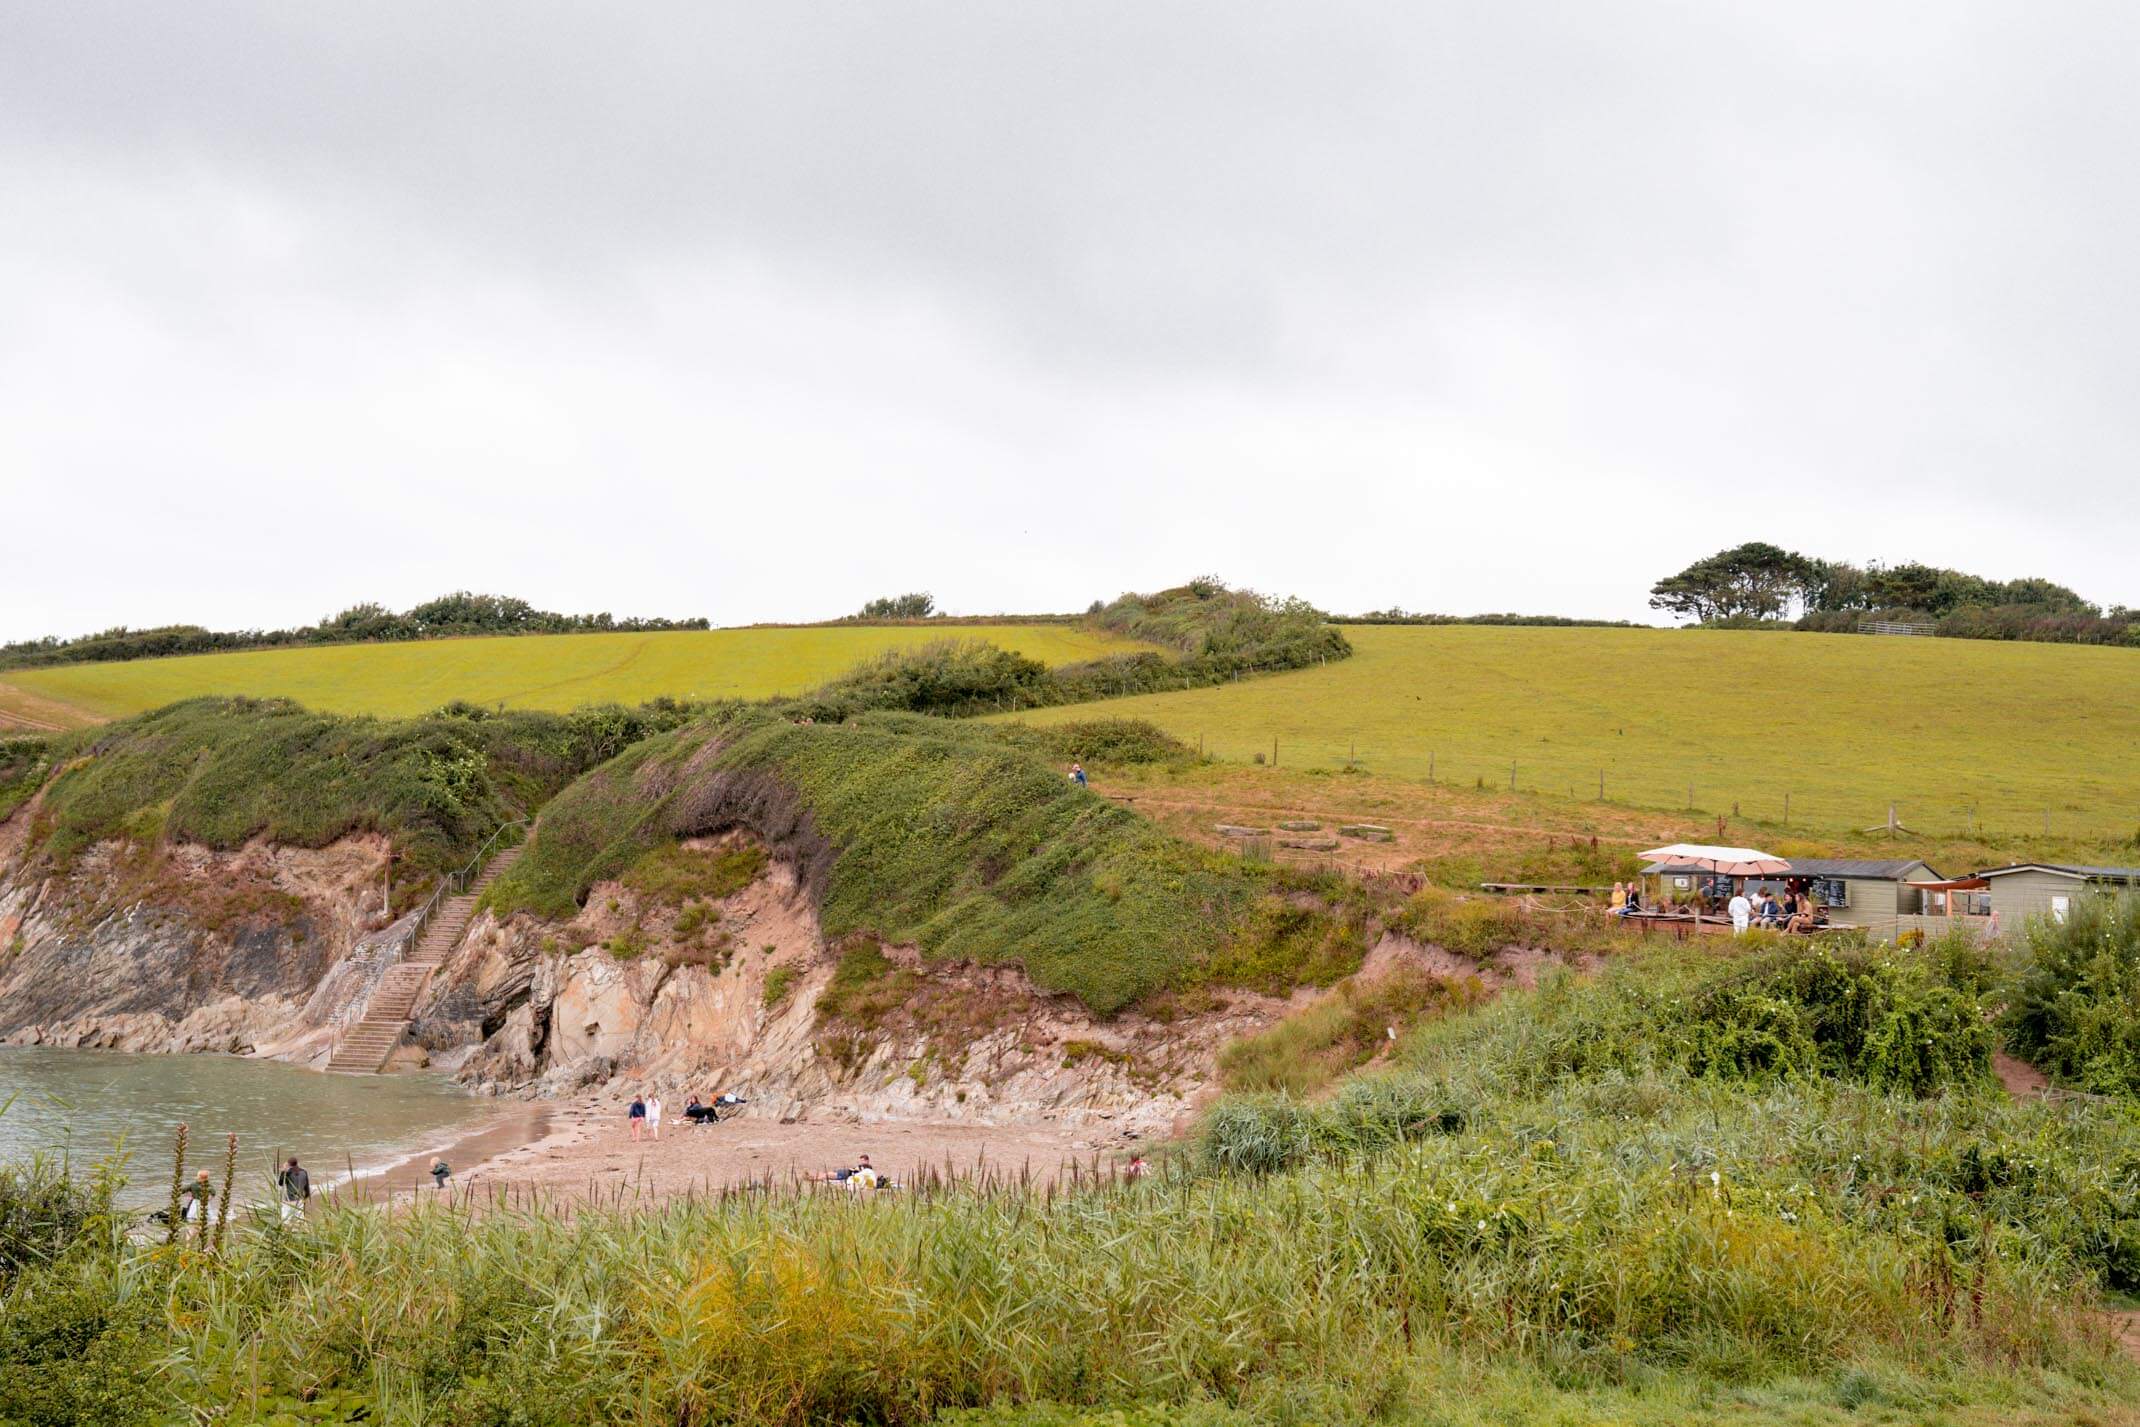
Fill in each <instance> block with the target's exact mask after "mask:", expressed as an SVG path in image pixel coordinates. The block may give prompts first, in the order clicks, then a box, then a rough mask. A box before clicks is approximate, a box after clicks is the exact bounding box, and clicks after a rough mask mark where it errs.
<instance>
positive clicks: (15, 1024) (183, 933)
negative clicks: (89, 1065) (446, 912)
mask: <svg viewBox="0 0 2140 1427" xmlns="http://www.w3.org/2000/svg"><path fill="white" fill-rule="evenodd" d="M386 853H387V847H386V843H385V841H384V839H381V838H373V837H358V838H349V839H345V840H344V841H342V842H338V843H336V844H334V845H333V846H331V847H326V848H321V849H317V850H311V849H301V848H282V847H273V846H269V845H266V844H256V845H253V846H248V847H245V848H243V849H240V850H238V851H236V852H213V851H210V850H208V849H206V848H200V847H189V846H178V847H171V848H162V849H139V848H132V847H128V846H123V845H120V844H106V845H102V846H99V847H96V848H93V849H91V850H90V851H89V852H87V853H86V854H84V855H83V856H82V857H81V858H79V859H78V860H77V861H76V863H75V864H74V866H73V867H71V868H70V869H69V870H68V871H67V872H66V874H65V875H47V874H43V873H41V872H39V871H38V870H37V869H35V868H31V867H27V866H25V865H24V864H23V863H22V862H20V861H19V860H11V861H8V862H5V863H0V1038H4V1039H5V1040H6V1041H7V1042H8V1043H10V1044H16V1045H68V1046H91V1047H98V1048H106V1049H117V1050H136V1051H196V1050H205V1051H242V1052H256V1053H262V1054H275V1055H280V1056H282V1057H284V1058H288V1059H293V1060H308V1059H310V1058H312V1057H313V1056H315V1055H317V1054H321V1053H323V1052H324V1049H325V1045H326V1041H327V1039H328V1037H329V1035H330V1034H331V1030H330V1027H331V1025H332V1023H333V1021H334V1020H335V1018H336V1015H337V1013H338V1012H341V1011H343V1010H344V1003H346V1002H347V1001H348V1000H350V999H351V998H353V997H354V998H356V999H361V990H360V989H359V986H360V983H361V981H362V976H363V973H364V971H365V968H366V967H367V966H370V965H383V964H384V962H385V961H386V960H389V959H391V958H392V956H393V955H395V954H396V952H395V942H396V936H397V928H381V927H378V926H377V922H378V921H379V920H380V918H379V917H378V915H377V902H378V898H379V887H380V882H379V878H380V875H381V871H382V868H383V866H384V863H385V857H386ZM337 987H339V988H340V989H341V991H342V992H343V993H344V994H342V995H339V996H337V995H334V994H329V995H327V996H326V997H324V998H323V997H322V995H321V992H322V991H323V989H326V990H329V991H330V992H332V991H333V990H334V989H335V988H337Z"/></svg>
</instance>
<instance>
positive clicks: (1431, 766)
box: [1427, 748, 1434, 783]
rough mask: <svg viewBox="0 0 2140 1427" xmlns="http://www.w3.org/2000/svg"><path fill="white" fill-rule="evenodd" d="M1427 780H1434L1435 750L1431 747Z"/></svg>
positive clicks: (1428, 755)
mask: <svg viewBox="0 0 2140 1427" xmlns="http://www.w3.org/2000/svg"><path fill="white" fill-rule="evenodd" d="M1427 781H1428V782H1429V783H1431V782H1433V781H1434V750H1433V749H1431V748H1430V749H1428V750H1427Z"/></svg>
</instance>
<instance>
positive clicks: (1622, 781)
mask: <svg viewBox="0 0 2140 1427" xmlns="http://www.w3.org/2000/svg"><path fill="white" fill-rule="evenodd" d="M1193 742H1194V744H1195V746H1196V749H1197V751H1198V753H1199V754H1201V755H1204V756H1208V757H1211V758H1216V759H1219V760H1222V761H1225V762H1235V763H1249V764H1260V765H1264V766H1269V767H1276V768H1280V769H1294V770H1302V771H1307V772H1310V773H1314V774H1321V775H1327V776H1330V777H1332V778H1343V777H1345V776H1348V775H1356V774H1365V773H1374V774H1378V775H1384V776H1392V777H1398V778H1409V779H1415V780H1417V781H1420V782H1423V783H1429V784H1434V785H1437V786H1445V787H1467V788H1474V789H1478V790H1482V791H1497V792H1504V793H1518V794H1531V795H1537V796H1543V797H1552V798H1557V799H1564V800H1567V801H1570V802H1588V803H1596V804H1600V805H1603V806H1608V807H1618V808H1625V809H1629V810H1641V811H1653V812H1667V813H1678V814H1681V815H1690V814H1691V815H1695V816H1699V817H1703V818H1709V817H1716V818H1723V819H1726V820H1729V821H1750V822H1755V823H1760V824H1764V825H1773V826H1775V827H1776V828H1778V829H1783V830H1790V829H1803V830H1805V831H1807V832H1808V833H1813V832H1824V833H1838V832H1858V833H1868V834H1873V833H1893V834H1895V835H1898V836H1901V835H1915V836H1933V837H1991V836H1998V837H2041V838H2047V839H2048V838H2061V839H2090V840H2121V841H2122V840H2126V839H2131V840H2132V841H2133V843H2134V845H2135V846H2136V847H2140V788H2131V787H2118V786H2116V785H2115V784H2113V783H2112V782H2110V781H2109V780H2106V779H2099V778H2091V777H2088V776H2086V775H2084V774H2080V773H2076V774H2073V775H2071V776H2070V777H2069V779H2068V786H2066V787H2064V788H2061V789H2059V790H2057V791H2058V796H2056V797H2055V798H2054V797H2051V796H2048V795H2046V793H2045V790H2043V789H2042V788H2031V787H2025V786H2013V785H2010V784H2007V783H2004V782H2003V781H2002V780H2001V779H2000V778H1999V777H1998V776H1997V775H1996V774H1995V773H1993V772H1987V771H1983V770H1979V769H1970V768H1959V769H1957V768H1951V767H1946V766H1930V765H1919V764H1916V763H1913V762H1911V761H1910V759H1909V757H1908V755H1907V754H1903V755H1900V756H1898V759H1897V771H1896V775H1895V776H1893V777H1890V778H1887V779H1884V780H1883V782H1884V784H1885V786H1882V783H1876V782H1872V781H1866V782H1864V783H1862V784H1858V785H1855V786H1850V785H1845V784H1844V783H1843V781H1842V779H1841V778H1838V777H1837V776H1835V775H1833V774H1831V775H1830V776H1828V777H1826V778H1823V777H1821V776H1820V772H1821V770H1820V769H1819V768H1818V767H1817V766H1816V767H1814V768H1812V769H1810V770H1809V769H1807V768H1806V767H1805V765H1803V764H1801V763H1799V762H1796V761H1794V760H1793V759H1791V758H1790V756H1789V755H1788V752H1787V751H1784V752H1776V751H1764V750H1756V752H1755V753H1754V754H1753V755H1752V756H1750V757H1749V756H1739V755H1735V754H1716V753H1707V754H1705V753H1700V752H1694V751H1690V752H1688V753H1687V754H1686V756H1685V757H1684V758H1680V759H1675V760H1674V763H1673V766H1671V767H1669V768H1661V767H1658V766H1656V765H1655V763H1652V762H1648V761H1646V760H1640V759H1627V760H1617V761H1610V762H1608V761H1604V760H1596V761H1592V760H1586V759H1583V758H1580V757H1569V756H1555V755H1554V753H1553V752H1552V751H1551V750H1550V749H1540V750H1534V751H1531V752H1528V753H1511V752H1509V751H1507V750H1505V749H1502V750H1494V749H1487V748H1484V747H1480V746H1478V745H1475V744H1474V745H1465V744H1455V743H1442V742H1440V741H1436V740H1426V739H1423V740H1421V741H1419V742H1418V743H1416V744H1409V745H1405V746H1397V745H1393V744H1391V743H1389V742H1388V741H1386V740H1381V739H1362V738H1360V737H1356V736H1353V735H1349V734H1343V733H1335V734H1332V733H1309V734H1303V733H1300V732H1297V731H1296V732H1293V733H1284V732H1279V733H1271V734H1266V735H1263V736H1261V737H1258V738H1255V739H1253V740H1251V739H1248V738H1244V737H1242V736H1241V735H1240V734H1238V733H1229V734H1227V735H1223V736H1213V735H1208V734H1198V735H1195V736H1194V738H1193ZM1989 761H1990V758H1989V756H1987V762H1989ZM1808 772H1810V773H1811V774H1812V776H1805V775H1806V774H1807V773H1808ZM1794 775H1795V776H1794Z"/></svg>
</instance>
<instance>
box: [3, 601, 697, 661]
mask: <svg viewBox="0 0 2140 1427" xmlns="http://www.w3.org/2000/svg"><path fill="white" fill-rule="evenodd" d="M704 628H706V621H705V620H703V619H635V618H625V619H618V618H617V617H616V616H614V615H611V614H608V613H606V612H605V613H602V614H559V613H557V612H556V611H555V610H545V609H537V608H535V607H534V606H533V605H531V604H529V603H528V602H527V601H526V600H523V599H514V598H513V597H512V596H510V595H479V594H472V593H470V592H469V591H467V590H458V591H455V592H454V593H453V594H450V595H441V596H439V597H438V598H437V599H435V600H426V601H424V603H422V604H420V605H417V606H416V607H415V608H413V609H409V610H404V611H401V612H399V613H396V612H395V611H393V610H390V609H388V608H386V607H385V606H384V605H379V604H360V605H352V606H351V607H350V608H348V609H345V610H343V611H342V612H341V613H340V614H337V615H332V616H330V617H328V618H326V619H323V620H321V621H320V622H319V623H317V624H311V625H306V626H305V627H303V628H301V629H238V630H215V629H204V628H202V627H201V626H200V625H197V624H167V625H162V626H159V627H157V628H155V629H129V628H127V627H125V626H124V625H122V626H120V627H118V628H116V629H107V630H104V631H103V632H101V633H98V634H89V635H84V636H83V637H81V638H79V639H57V638H45V639H27V640H23V641H21V642H19V643H15V644H0V669H12V668H31V667H39V666H44V665H53V664H94V663H103V662H107V661H111V660H125V659H154V658H161V657H163V656H166V655H172V654H205V653H209V652H211V651H214V650H224V649H265V648H272V647H274V646H277V645H285V644H347V643H378V642H396V641H402V640H410V639H447V638H452V637H455V636H466V635H484V634H587V633H593V632H597V631H600V632H607V631H610V630H622V631H643V630H651V629H704Z"/></svg>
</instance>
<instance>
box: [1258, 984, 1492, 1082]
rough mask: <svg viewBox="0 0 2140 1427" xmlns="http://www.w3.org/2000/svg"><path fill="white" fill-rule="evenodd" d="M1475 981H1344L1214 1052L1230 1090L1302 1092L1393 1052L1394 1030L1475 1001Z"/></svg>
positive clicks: (1477, 987)
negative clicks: (1308, 1002) (1305, 1004)
mask: <svg viewBox="0 0 2140 1427" xmlns="http://www.w3.org/2000/svg"><path fill="white" fill-rule="evenodd" d="M1480 990H1481V988H1480V987H1479V983H1478V982H1477V981H1472V982H1469V983H1468V984H1466V983H1457V982H1451V981H1445V980H1443V979H1441V978H1439V977H1435V976H1428V975H1426V974H1425V973H1423V972H1418V971H1413V970H1410V969H1409V968H1399V969H1398V970H1396V971H1393V972H1391V973H1390V974H1388V975H1386V976H1382V977H1379V978H1377V979H1375V980H1373V981H1368V982H1364V983H1363V982H1361V981H1360V980H1359V979H1358V978H1356V977H1355V978H1351V979H1348V980H1345V981H1341V982H1339V983H1338V984H1337V986H1336V987H1335V988H1333V989H1332V991H1331V992H1330V994H1329V995H1327V996H1323V997H1321V998H1319V999H1317V1000H1315V1001H1313V1002H1311V1003H1310V1004H1309V1005H1307V1006H1306V1007H1304V1008H1302V1009H1301V1010H1299V1011H1296V1012H1294V1013H1293V1014H1292V1015H1290V1016H1287V1017H1286V1018H1285V1019H1284V1020H1282V1021H1280V1022H1278V1023H1277V1024H1276V1025H1274V1026H1271V1027H1269V1028H1268V1029H1266V1030H1262V1031H1259V1032H1257V1033H1256V1034H1254V1035H1250V1036H1243V1037H1242V1038H1241V1039H1239V1040H1237V1041H1233V1042H1232V1043H1230V1044H1229V1045H1227V1047H1226V1048H1225V1050H1223V1051H1222V1052H1220V1055H1219V1075H1220V1078H1221V1081H1222V1083H1223V1084H1224V1085H1225V1087H1226V1088H1227V1089H1228V1090H1236V1091H1263V1090H1282V1091H1285V1092H1286V1093H1288V1094H1291V1095H1307V1094H1311V1093H1313V1092H1315V1091H1318V1090H1321V1089H1322V1088H1323V1087H1325V1086H1327V1085H1328V1084H1330V1082H1331V1081H1333V1080H1335V1079H1337V1078H1338V1077H1339V1076H1341V1075H1344V1074H1346V1073H1347V1072H1349V1071H1352V1070H1356V1069H1358V1068H1359V1067H1360V1066H1361V1065H1364V1064H1365V1063H1366V1062H1367V1061H1369V1060H1371V1059H1373V1058H1374V1057H1375V1056H1376V1055H1378V1054H1381V1053H1382V1052H1383V1051H1386V1050H1387V1049H1389V1048H1390V1045H1391V1041H1390V1039H1389V1032H1390V1030H1391V1029H1392V1028H1393V1027H1401V1028H1407V1029H1408V1028H1409V1027H1410V1026H1411V1025H1412V1024H1413V1023H1414V1022H1416V1021H1418V1020H1419V1019H1421V1018H1422V1017H1424V1016H1427V1015H1429V1014H1439V1013H1440V1012H1442V1011H1444V1010H1446V1009H1449V1008H1451V1007H1455V1006H1463V1005H1467V1004H1469V1003H1470V1002H1471V1001H1473V1000H1475V999H1476V998H1477V997H1478V996H1479V994H1480Z"/></svg>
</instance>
